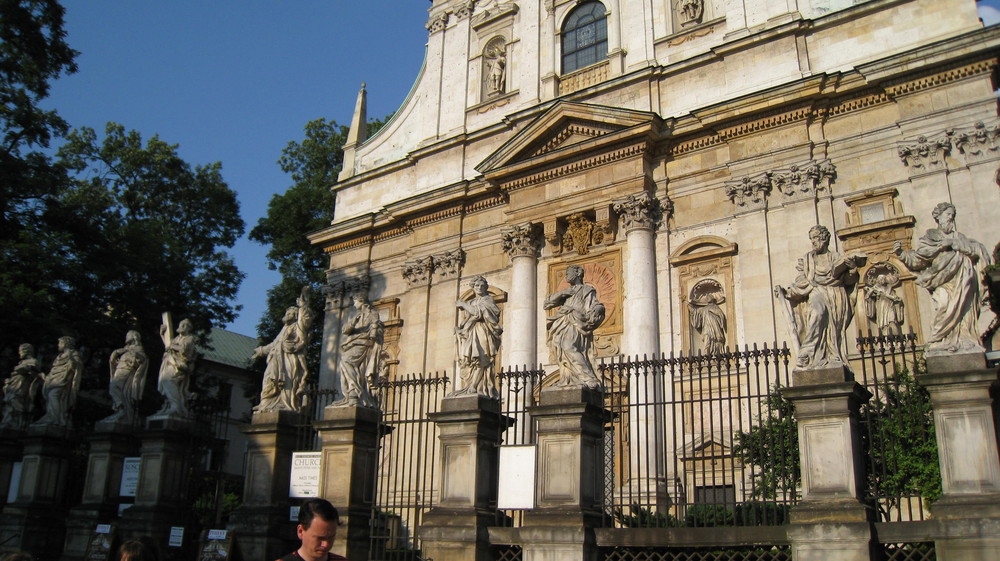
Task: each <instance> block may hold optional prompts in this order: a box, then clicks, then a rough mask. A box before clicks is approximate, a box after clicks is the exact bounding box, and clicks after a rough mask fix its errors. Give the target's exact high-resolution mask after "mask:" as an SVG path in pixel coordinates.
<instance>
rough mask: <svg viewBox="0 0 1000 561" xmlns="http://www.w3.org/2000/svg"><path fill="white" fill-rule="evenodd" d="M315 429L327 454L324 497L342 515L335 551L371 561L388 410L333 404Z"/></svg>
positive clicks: (321, 493) (349, 556)
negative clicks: (384, 417)
mask: <svg viewBox="0 0 1000 561" xmlns="http://www.w3.org/2000/svg"><path fill="white" fill-rule="evenodd" d="M313 426H314V427H315V428H316V431H317V432H318V433H319V438H320V442H321V446H322V452H323V456H322V458H323V459H322V466H323V467H322V471H321V473H320V496H321V497H323V498H325V499H326V500H328V501H330V502H331V503H333V505H334V506H335V507H337V510H338V511H339V512H340V522H341V523H340V530H339V531H338V533H337V536H338V537H337V541H336V542H334V546H333V550H334V552H335V553H338V554H340V555H343V556H345V557H347V558H348V559H351V560H352V561H353V560H358V561H361V560H367V559H368V557H369V551H370V549H371V546H370V543H369V539H370V528H369V521H370V519H371V515H372V509H374V508H375V468H376V465H377V463H376V462H377V459H378V447H379V439H380V438H381V437H382V434H383V433H384V431H385V425H383V424H382V412H381V411H379V410H378V409H373V408H369V407H332V406H331V407H327V408H326V409H324V410H323V420H322V421H315V422H313ZM414 453H419V452H416V451H415V452H414Z"/></svg>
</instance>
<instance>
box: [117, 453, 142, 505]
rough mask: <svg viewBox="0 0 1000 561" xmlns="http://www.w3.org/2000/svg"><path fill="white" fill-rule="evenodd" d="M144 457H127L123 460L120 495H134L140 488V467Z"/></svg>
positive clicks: (119, 487)
mask: <svg viewBox="0 0 1000 561" xmlns="http://www.w3.org/2000/svg"><path fill="white" fill-rule="evenodd" d="M141 465H142V458H125V459H124V460H123V461H122V482H121V485H119V486H118V496H120V497H134V496H135V491H136V489H138V488H139V467H140V466H141Z"/></svg>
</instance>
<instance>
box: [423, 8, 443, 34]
mask: <svg viewBox="0 0 1000 561" xmlns="http://www.w3.org/2000/svg"><path fill="white" fill-rule="evenodd" d="M447 25H448V12H439V13H437V14H434V15H432V16H431V17H430V19H428V20H427V25H426V27H427V31H429V32H430V33H437V32H438V31H443V30H444V28H445V26H447Z"/></svg>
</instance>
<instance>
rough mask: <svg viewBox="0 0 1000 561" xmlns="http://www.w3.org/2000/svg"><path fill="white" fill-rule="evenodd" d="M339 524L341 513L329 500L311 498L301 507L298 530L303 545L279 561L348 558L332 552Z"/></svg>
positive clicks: (329, 560) (320, 560)
mask: <svg viewBox="0 0 1000 561" xmlns="http://www.w3.org/2000/svg"><path fill="white" fill-rule="evenodd" d="M339 525H340V515H339V514H337V509H336V508H334V506H333V505H332V504H330V502H329V501H327V500H324V499H309V500H308V501H306V502H305V503H303V504H302V506H301V507H299V525H298V528H297V529H296V531H297V532H298V534H299V539H300V540H302V547H300V548H299V549H298V551H293V552H291V553H289V554H288V555H286V556H284V557H282V558H281V559H279V560H278V561H334V560H338V559H344V560H346V559H347V558H346V557H341V556H340V555H337V554H336V553H330V548H331V547H333V540H334V538H336V537H337V526H339Z"/></svg>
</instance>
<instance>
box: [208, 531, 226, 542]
mask: <svg viewBox="0 0 1000 561" xmlns="http://www.w3.org/2000/svg"><path fill="white" fill-rule="evenodd" d="M208 539H210V540H224V539H226V531H225V530H209V531H208Z"/></svg>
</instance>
